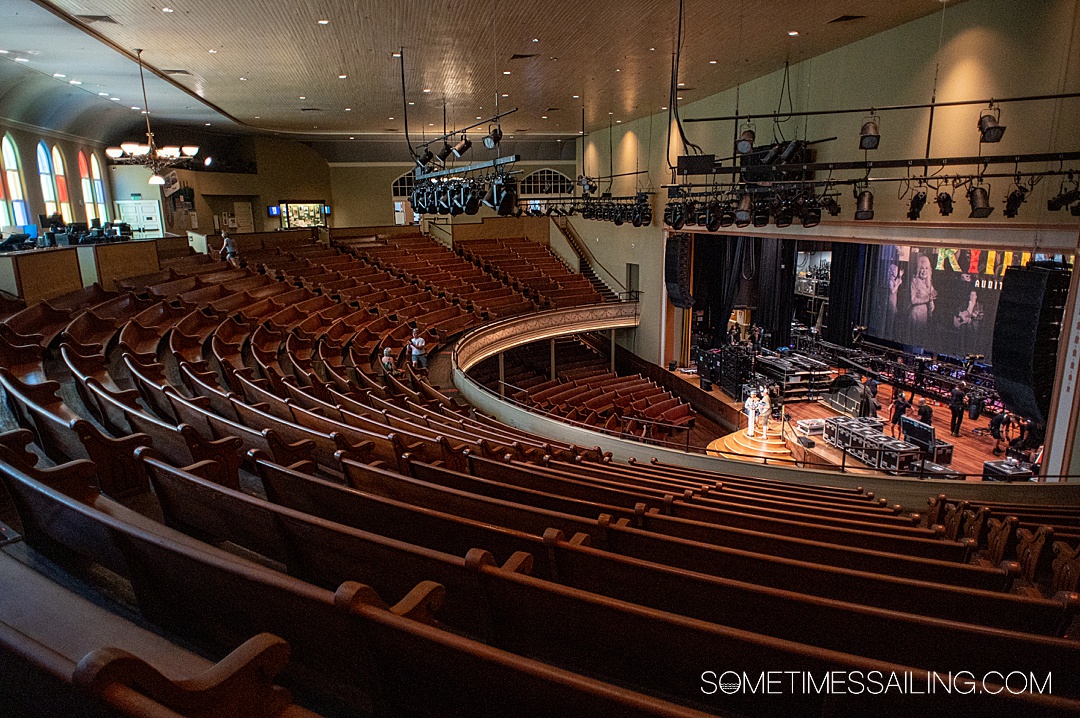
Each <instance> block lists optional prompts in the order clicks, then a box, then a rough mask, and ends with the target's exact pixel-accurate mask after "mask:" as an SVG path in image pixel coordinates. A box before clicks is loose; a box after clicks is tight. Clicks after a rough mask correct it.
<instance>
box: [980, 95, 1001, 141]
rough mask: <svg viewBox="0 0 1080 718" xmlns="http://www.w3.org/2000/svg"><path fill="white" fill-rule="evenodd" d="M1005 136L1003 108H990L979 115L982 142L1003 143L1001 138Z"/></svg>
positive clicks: (991, 106)
mask: <svg viewBox="0 0 1080 718" xmlns="http://www.w3.org/2000/svg"><path fill="white" fill-rule="evenodd" d="M1004 134H1005V125H1003V124H1001V108H1000V107H994V104H993V103H990V107H988V108H986V109H985V110H982V111H981V112H980V113H979V136H980V140H979V141H980V142H987V143H989V142H1001V136H1002V135H1004Z"/></svg>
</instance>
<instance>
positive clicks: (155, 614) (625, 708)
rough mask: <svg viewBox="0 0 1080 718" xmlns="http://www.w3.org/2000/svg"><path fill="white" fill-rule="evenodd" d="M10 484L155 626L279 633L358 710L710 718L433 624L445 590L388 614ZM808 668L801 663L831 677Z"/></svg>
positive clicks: (86, 496)
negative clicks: (117, 577)
mask: <svg viewBox="0 0 1080 718" xmlns="http://www.w3.org/2000/svg"><path fill="white" fill-rule="evenodd" d="M83 466H86V465H83ZM89 470H90V471H92V470H93V467H90V468H89ZM77 471H83V472H85V471H87V469H86V468H81V467H79V466H78V465H76V466H74V467H69V466H65V467H62V468H61V470H60V471H59V472H56V473H59V474H61V476H58V477H57V479H56V480H55V483H57V484H61V485H64V484H66V485H67V486H68V487H69V488H71V489H72V490H73V491H75V490H78V489H79V488H82V487H78V486H75V483H76V482H75V480H74V478H73V477H72V474H73V473H75V472H77ZM0 477H2V478H3V480H4V482H5V484H7V486H8V488H9V491H11V492H12V493H13V494H15V495H17V496H19V497H20V500H19V501H18V502H17V503H18V505H19V506H20V508H21V510H22V511H23V514H22V515H21V518H22V521H23V524H24V526H28V527H29V528H28V529H27V532H26V536H27V539H28V541H32V542H33V543H34V544H35V545H39V546H44V547H57V546H60V547H64V548H66V549H67V550H69V551H74V552H77V553H79V554H80V555H83V556H85V557H87V558H89V559H91V560H94V561H98V562H107V563H108V564H109V565H111V566H112V567H113V568H114V569H115V570H117V571H118V572H120V573H122V574H124V575H128V576H131V577H134V578H135V581H134V586H135V592H136V596H137V598H138V601H139V605H140V608H141V609H142V611H143V613H144V615H146V616H147V617H149V618H150V619H151V620H153V621H154V622H156V623H158V624H160V625H163V626H165V627H167V628H169V629H171V630H176V631H178V632H179V633H181V634H183V635H186V636H189V637H194V638H197V639H199V640H200V641H201V642H202V643H204V644H218V645H219V644H221V643H228V642H231V643H232V644H233V645H235V644H236V643H237V642H239V641H242V640H246V639H247V638H250V637H251V636H253V635H255V634H257V633H260V632H271V633H276V635H280V636H281V637H282V638H283V639H285V640H287V641H288V642H289V644H290V645H291V646H292V648H293V653H292V660H293V662H294V663H295V664H297V665H298V666H302V667H303V668H305V669H306V671H309V673H308V675H309V676H316V677H318V678H319V685H321V686H324V687H326V686H329V688H328V689H326V688H324V690H325V693H324V695H325V696H326V697H327V698H333V699H335V702H336V703H337V704H338V705H344V706H345V707H351V708H352V710H353V711H355V710H357V709H362V710H370V707H371V706H372V705H373V702H374V705H377V706H381V707H382V709H383V710H384V711H385V712H393V713H395V714H397V713H408V714H411V713H414V712H416V711H422V712H423V713H426V714H429V715H430V714H436V715H470V716H477V717H482V718H503V717H504V716H505V715H507V712H508V711H509V712H511V713H512V714H513V715H515V716H524V717H527V718H548V717H550V716H552V715H561V714H564V713H565V712H566V711H567V710H568V709H569V708H570V707H571V706H572V707H573V713H574V715H575V716H580V717H581V718H601V717H607V716H612V715H619V716H624V717H626V718H644V717H645V716H670V717H672V718H675V717H677V716H683V717H685V718H703V717H704V716H705V715H707V714H705V713H702V712H700V711H695V710H693V709H690V708H685V707H679V706H675V705H673V704H670V703H667V702H665V701H663V700H659V699H656V698H648V697H646V696H643V695H641V694H638V693H635V692H633V691H630V690H628V689H625V688H617V687H613V686H610V685H609V684H605V683H602V682H600V681H597V680H595V679H592V678H587V677H584V676H581V675H579V674H576V673H572V672H570V671H566V670H563V669H558V668H554V667H551V666H548V665H546V664H543V663H539V662H537V661H535V660H532V659H529V658H524V657H522V656H520V655H515V654H512V653H509V652H507V651H504V650H500V649H497V648H492V647H489V646H485V645H483V644H480V643H477V642H475V641H472V640H469V639H467V638H464V637H460V636H457V635H454V634H451V633H449V632H447V631H444V630H441V629H439V628H436V627H433V626H430V625H426V624H425V623H424V620H430V619H425V616H429V615H430V611H431V609H432V608H434V607H435V606H437V605H438V603H439V601H440V600H441V594H442V589H441V587H439V586H438V585H437V584H431V583H423V584H421V585H420V586H417V587H416V588H415V589H413V591H411V592H410V593H409V595H407V596H406V597H405V599H403V600H402V601H400V602H399V603H398V604H397V605H396V606H388V605H387V604H386V603H384V602H383V601H382V600H381V599H380V598H379V597H378V595H377V594H376V593H375V592H374V591H373V590H371V589H370V588H368V587H367V586H363V585H361V584H358V583H355V582H346V583H344V584H342V585H341V586H339V587H338V589H337V591H334V592H332V591H328V590H324V589H320V588H317V587H315V586H312V585H310V584H307V583H305V582H303V581H299V580H297V579H295V578H292V577H289V576H285V575H282V574H279V573H277V572H274V571H271V570H270V569H266V568H263V567H261V566H258V565H256V564H253V563H249V562H247V561H243V560H241V559H238V558H236V557H234V556H230V555H228V554H225V553H223V552H221V551H215V550H212V547H210V546H201V547H200V546H198V545H194V544H192V543H191V542H190V540H189V539H186V537H185V538H180V537H178V536H175V533H176V532H170V531H168V530H166V529H165V528H164V527H161V529H160V530H156V531H150V530H147V529H146V528H143V526H142V525H141V524H139V523H135V524H132V523H128V522H127V521H123V520H119V519H117V518H115V517H114V516H113V515H111V514H110V513H105V512H103V511H101V510H100V508H99V507H101V508H108V509H113V508H115V507H114V506H113V505H112V504H111V503H109V502H107V500H105V499H101V498H99V497H96V496H94V495H93V494H92V493H88V490H87V489H86V488H82V494H81V495H80V498H79V499H76V498H73V497H72V496H71V495H66V494H65V493H62V492H61V491H58V490H56V489H54V488H50V487H49V486H46V485H45V484H43V483H41V482H40V481H38V480H35V479H34V478H32V477H31V476H30V475H28V474H27V473H26V471H25V470H22V469H20V468H16V467H14V466H12V465H11V464H10V463H8V464H7V465H5V466H0ZM65 479H67V480H66V481H65ZM80 499H81V500H80ZM58 520H59V521H60V523H57V521H58ZM61 527H63V529H64V530H61ZM73 531H74V533H73ZM121 548H122V551H121ZM211 637H212V638H211ZM814 657H815V658H816V654H815V656H814ZM810 658H811V657H807V658H804V659H803V661H802V662H805V663H808V664H812V665H814V666H815V667H819V668H820V667H823V666H829V665H832V664H831V663H830V662H828V661H826V662H824V663H821V662H820V659H818V660H816V661H811V660H810ZM828 658H832V656H831V655H830V656H829V657H828ZM309 685H310V684H309ZM313 687H314V686H313ZM819 702H820V701H817V700H815V701H812V703H819Z"/></svg>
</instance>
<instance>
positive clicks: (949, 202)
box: [934, 192, 953, 217]
mask: <svg viewBox="0 0 1080 718" xmlns="http://www.w3.org/2000/svg"><path fill="white" fill-rule="evenodd" d="M934 202H936V203H937V206H938V211H939V212H941V216H942V217H948V216H949V215H950V214H952V209H953V198H952V195H951V194H949V193H948V192H938V193H937V197H935V198H934Z"/></svg>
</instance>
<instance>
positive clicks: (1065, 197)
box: [1046, 185, 1080, 212]
mask: <svg viewBox="0 0 1080 718" xmlns="http://www.w3.org/2000/svg"><path fill="white" fill-rule="evenodd" d="M1077 200H1080V188H1078V187H1073V188H1072V189H1071V190H1069V191H1068V192H1066V191H1065V187H1064V185H1062V187H1061V191H1060V192H1058V194H1057V196H1056V197H1051V198H1050V199H1048V200H1046V208H1047V209H1048V210H1050V211H1051V212H1057V211H1059V210H1062V209H1065V208H1066V207H1068V206H1069V205H1070V204H1072V203H1073V202H1075V201H1077Z"/></svg>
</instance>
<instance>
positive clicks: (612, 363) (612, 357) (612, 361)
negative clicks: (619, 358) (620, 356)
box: [609, 329, 615, 374]
mask: <svg viewBox="0 0 1080 718" xmlns="http://www.w3.org/2000/svg"><path fill="white" fill-rule="evenodd" d="M609 333H610V334H611V373H612V374H614V373H615V330H614V329H612V330H610V332H609Z"/></svg>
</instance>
